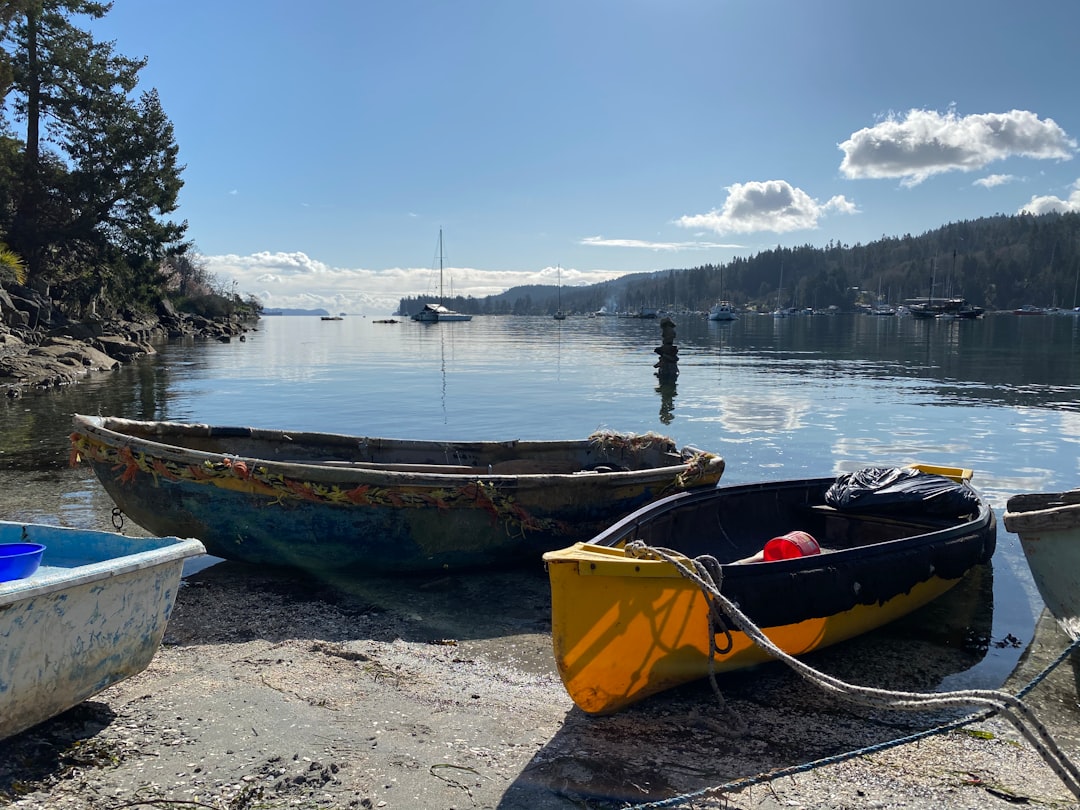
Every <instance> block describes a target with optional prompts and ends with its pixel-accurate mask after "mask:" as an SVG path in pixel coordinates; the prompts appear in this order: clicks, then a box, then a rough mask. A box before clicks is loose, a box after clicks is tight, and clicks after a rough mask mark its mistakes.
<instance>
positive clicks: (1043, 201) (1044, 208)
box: [1017, 180, 1080, 216]
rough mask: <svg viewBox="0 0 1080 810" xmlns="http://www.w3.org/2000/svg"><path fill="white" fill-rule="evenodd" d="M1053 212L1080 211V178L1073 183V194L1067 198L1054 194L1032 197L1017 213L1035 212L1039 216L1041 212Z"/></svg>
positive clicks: (1067, 212)
mask: <svg viewBox="0 0 1080 810" xmlns="http://www.w3.org/2000/svg"><path fill="white" fill-rule="evenodd" d="M1053 212H1057V213H1059V214H1069V213H1080V180H1077V181H1076V182H1075V183H1073V191H1072V194H1070V195H1069V198H1068V199H1067V200H1063V199H1061V198H1060V197H1054V196H1052V195H1046V196H1044V197H1032V198H1031V202H1029V203H1028V204H1027V205H1025V206H1023V207H1021V209H1020V210H1019V211H1018V212H1017V213H1018V214H1034V215H1036V216H1038V215H1039V214H1049V213H1053Z"/></svg>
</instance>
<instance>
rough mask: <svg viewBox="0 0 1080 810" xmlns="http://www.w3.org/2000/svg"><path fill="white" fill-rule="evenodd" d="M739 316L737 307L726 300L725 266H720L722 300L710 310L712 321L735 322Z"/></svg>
mask: <svg viewBox="0 0 1080 810" xmlns="http://www.w3.org/2000/svg"><path fill="white" fill-rule="evenodd" d="M738 317H739V316H738V315H736V314H735V307H734V306H732V304H731V302H730V301H725V300H724V266H723V265H721V266H720V300H719V301H717V302H716V303H715V304H713V308H712V309H710V310H709V320H710V321H734V320H736V319H737V318H738Z"/></svg>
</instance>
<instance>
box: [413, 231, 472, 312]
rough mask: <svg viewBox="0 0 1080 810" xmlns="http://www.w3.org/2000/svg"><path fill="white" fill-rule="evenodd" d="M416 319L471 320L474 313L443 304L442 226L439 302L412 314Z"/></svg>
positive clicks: (440, 233) (425, 306)
mask: <svg viewBox="0 0 1080 810" xmlns="http://www.w3.org/2000/svg"><path fill="white" fill-rule="evenodd" d="M412 319H413V320H414V321H422V322H424V323H442V322H443V321H471V320H472V315H466V314H465V313H463V312H454V310H452V309H447V308H446V307H445V306H443V242H442V228H439V303H437V304H424V308H423V309H421V310H420V311H419V312H417V313H416V314H415V315H413V316H412Z"/></svg>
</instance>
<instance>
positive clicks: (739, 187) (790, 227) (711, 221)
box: [675, 180, 858, 234]
mask: <svg viewBox="0 0 1080 810" xmlns="http://www.w3.org/2000/svg"><path fill="white" fill-rule="evenodd" d="M725 190H726V191H727V193H728V196H727V199H726V200H725V201H724V205H723V207H721V208H720V209H715V208H714V209H713V210H712V211H709V212H708V213H706V214H688V215H686V216H682V217H680V218H679V219H677V220H675V224H676V225H679V226H681V227H683V228H703V229H706V230H710V231H713V232H715V233H720V234H725V233H756V232H759V231H772V232H774V233H787V232H789V231H800V230H812V229H814V228H817V226H818V221H819V220H820V219H821V218H822V217H824V216H825V215H826V214H829V213H838V214H854V213H857V212H858V209H857V208H856V207H855V204H854V203H852V202H851V201H850V200H848V199H846V198H845V197H844V196H843V195H840V196H837V197H833V198H832V199H830V200H828V201H827V202H825V203H821V202H818V201H817V200H815V199H814V198H813V197H811V196H810V195H809V194H807V193H806V192H805V191H803V190H802V189H800V188H796V187H795V186H793V185H791V184H790V183H788V182H786V181H784V180H767V181H764V182H758V181H754V182H750V183H735V184H734V185H731V186H728V187H727V188H726V189H725Z"/></svg>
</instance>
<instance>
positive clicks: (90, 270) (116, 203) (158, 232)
mask: <svg viewBox="0 0 1080 810" xmlns="http://www.w3.org/2000/svg"><path fill="white" fill-rule="evenodd" d="M111 5H112V4H111V3H105V2H91V0H36V2H25V0H0V97H2V98H3V102H4V103H3V105H2V106H0V284H3V285H4V286H6V287H9V288H13V289H14V288H21V287H23V285H25V286H26V287H28V288H29V289H30V290H31V291H32V292H33V293H34V294H35V295H38V296H42V297H43V298H45V299H47V300H48V301H50V302H52V303H53V304H55V305H56V306H57V307H59V308H60V309H61V310H63V312H64V313H65V314H66V315H69V316H71V317H76V318H81V317H95V316H98V315H103V314H105V315H107V314H109V313H110V312H115V311H118V310H121V309H133V310H138V309H152V308H153V307H154V306H155V305H156V304H157V303H158V302H160V301H161V300H162V299H166V298H167V299H169V300H170V301H171V303H172V305H174V306H176V307H177V308H179V309H184V310H191V311H197V312H199V313H200V314H205V315H209V316H211V317H217V316H219V315H221V314H223V313H225V312H229V313H232V312H236V311H240V310H250V311H257V310H258V303H257V302H256V301H253V300H248V301H241V300H240V299H239V298H237V296H236V294H235V292H232V293H230V292H229V291H227V290H224V289H221V286H222V285H221V284H219V283H217V281H216V279H214V278H213V277H212V275H211V274H209V273H208V272H207V271H206V269H205V267H204V266H203V265H202V264H201V262H200V260H199V259H198V258H197V257H196V256H195V253H194V250H193V247H192V245H191V244H190V242H188V241H186V239H185V237H186V232H187V223H186V222H182V221H177V220H175V219H173V218H172V215H173V214H174V213H175V212H176V209H177V205H178V203H177V197H178V194H179V191H180V189H181V187H182V186H183V180H182V179H181V174H182V172H183V170H184V166H183V165H181V164H180V162H179V160H178V156H179V147H178V146H177V143H176V140H175V138H174V132H173V125H172V122H171V121H170V120H169V118H168V116H167V115H166V114H165V111H164V109H163V108H162V105H161V100H160V98H159V96H158V93H157V90H156V89H154V88H140V87H139V84H140V75H139V74H140V72H141V71H142V69H143V68H144V67H145V66H146V59H143V58H138V59H133V58H129V57H126V56H123V55H122V54H119V53H117V52H116V51H115V50H114V48H113V44H112V43H111V42H99V41H96V40H95V39H94V38H93V36H92V35H91V33H90V32H89V31H88V30H87V25H88V24H89V23H90V22H91V21H92V20H96V19H100V18H102V17H103V16H105V15H106V14H107V13H108V11H109V9H110V7H111Z"/></svg>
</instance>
